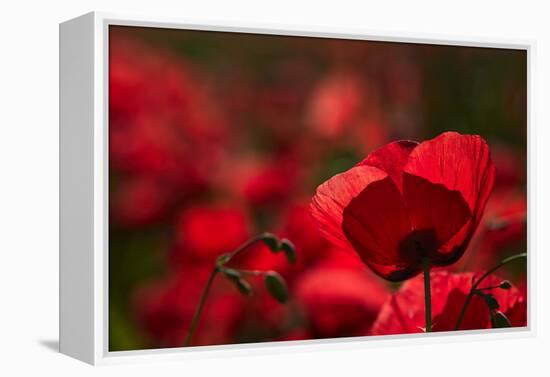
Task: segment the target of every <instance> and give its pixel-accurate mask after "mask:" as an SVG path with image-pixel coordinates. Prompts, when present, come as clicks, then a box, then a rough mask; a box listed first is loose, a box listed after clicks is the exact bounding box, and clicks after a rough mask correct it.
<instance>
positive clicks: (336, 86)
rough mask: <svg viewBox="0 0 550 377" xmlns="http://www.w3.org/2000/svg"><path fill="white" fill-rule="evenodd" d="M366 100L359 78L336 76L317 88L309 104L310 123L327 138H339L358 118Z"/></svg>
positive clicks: (322, 82)
mask: <svg viewBox="0 0 550 377" xmlns="http://www.w3.org/2000/svg"><path fill="white" fill-rule="evenodd" d="M361 99H362V93H361V88H360V85H359V79H358V77H355V76H354V75H351V74H344V73H340V74H333V75H331V76H328V78H326V79H325V80H323V81H321V83H320V84H318V86H317V87H316V88H315V90H314V93H313V96H312V98H311V102H310V104H309V112H308V117H309V122H310V123H311V124H312V126H313V127H314V128H315V130H316V131H317V132H318V133H319V134H320V135H322V136H324V137H329V138H331V137H335V136H339V135H340V134H341V133H342V131H343V130H344V128H345V127H346V126H349V124H350V122H351V121H352V120H353V119H354V117H355V116H356V115H357V111H358V110H359V107H360V104H361Z"/></svg>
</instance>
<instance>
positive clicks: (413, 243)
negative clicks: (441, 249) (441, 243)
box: [399, 229, 438, 263]
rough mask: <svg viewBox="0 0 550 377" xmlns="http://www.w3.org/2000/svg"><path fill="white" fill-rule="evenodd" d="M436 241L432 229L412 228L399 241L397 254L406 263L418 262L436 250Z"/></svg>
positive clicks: (430, 255)
mask: <svg viewBox="0 0 550 377" xmlns="http://www.w3.org/2000/svg"><path fill="white" fill-rule="evenodd" d="M437 248H438V242H437V237H436V233H435V231H434V230H433V229H417V230H413V231H412V232H411V233H410V234H409V235H408V236H407V237H405V239H403V240H402V241H401V242H400V243H399V256H400V257H401V258H403V260H405V261H407V262H408V263H420V261H421V260H422V258H424V257H430V258H431V257H432V256H433V254H434V253H436V252H437Z"/></svg>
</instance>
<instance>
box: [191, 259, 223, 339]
mask: <svg viewBox="0 0 550 377" xmlns="http://www.w3.org/2000/svg"><path fill="white" fill-rule="evenodd" d="M218 271H219V270H218V267H215V268H214V269H213V270H212V273H211V274H210V277H209V278H208V281H207V282H206V286H205V287H204V291H202V295H201V298H200V301H199V305H198V306H197V309H196V310H195V314H194V315H193V320H192V321H191V327H190V328H189V332H188V333H187V336H186V337H185V341H184V342H183V345H184V347H187V346H189V345H191V341H192V340H193V334H194V333H195V330H196V329H197V325H198V324H199V318H200V317H201V314H202V310H203V309H204V303H205V302H206V298H207V297H208V293H209V292H210V288H211V287H212V283H213V282H214V278H215V277H216V274H217V273H218Z"/></svg>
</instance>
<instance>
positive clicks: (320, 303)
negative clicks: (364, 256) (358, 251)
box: [294, 267, 389, 338]
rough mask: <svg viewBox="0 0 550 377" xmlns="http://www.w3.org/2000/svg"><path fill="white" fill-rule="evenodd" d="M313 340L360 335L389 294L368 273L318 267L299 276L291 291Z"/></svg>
mask: <svg viewBox="0 0 550 377" xmlns="http://www.w3.org/2000/svg"><path fill="white" fill-rule="evenodd" d="M294 292H295V297H296V299H297V300H298V304H299V305H301V306H302V308H303V310H304V312H305V314H306V320H307V322H308V330H309V331H308V332H309V333H311V334H312V335H313V337H321V338H327V337H341V336H355V335H364V334H366V333H368V332H369V330H370V327H371V325H372V323H373V322H374V320H375V319H376V316H377V315H378V311H379V310H380V308H381V307H382V304H383V303H384V301H385V300H386V299H387V297H388V295H389V293H388V290H387V288H386V287H385V286H384V285H383V284H382V283H381V282H380V281H379V280H377V279H376V278H375V277H374V276H372V275H370V274H369V272H368V271H366V270H361V269H355V270H353V269H344V268H327V267H319V268H315V269H312V270H310V271H307V272H305V273H303V274H302V275H301V276H300V278H299V279H298V280H297V282H296V286H295V289H294Z"/></svg>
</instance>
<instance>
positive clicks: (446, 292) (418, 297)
mask: <svg viewBox="0 0 550 377" xmlns="http://www.w3.org/2000/svg"><path fill="white" fill-rule="evenodd" d="M480 275H481V274H476V275H475V276H477V277H479V276H480ZM472 277H474V274H473V273H461V274H451V273H448V272H447V271H434V272H432V273H431V288H432V317H433V328H432V330H433V331H452V330H454V328H455V325H456V322H457V320H458V316H459V313H460V311H461V310H462V307H463V306H464V302H465V301H466V297H467V295H468V293H469V292H470V289H471V287H472ZM500 282H501V279H499V278H497V277H496V276H494V275H491V276H489V277H488V278H486V279H485V280H483V282H482V283H481V285H480V287H479V288H484V287H494V286H497V285H499V284H500ZM423 287H424V282H423V279H422V276H417V277H415V278H414V279H411V280H409V281H407V282H405V283H404V284H403V285H402V286H401V288H400V289H399V290H398V291H397V292H396V293H394V294H393V295H392V296H391V297H390V298H389V299H388V300H387V301H386V302H385V304H384V306H383V307H382V309H381V310H380V313H379V314H378V318H377V319H376V321H375V322H374V324H373V326H372V331H371V333H372V334H373V335H387V334H407V333H418V332H423V328H424V290H423ZM483 292H484V293H490V294H492V295H494V297H495V299H496V300H497V302H498V304H499V306H500V307H499V310H500V311H501V312H502V313H504V314H505V315H506V316H507V317H508V319H509V320H510V323H511V325H512V326H514V327H520V326H525V325H526V323H527V302H526V300H525V297H524V296H523V295H522V294H521V292H520V291H519V290H518V289H517V288H516V287H511V288H510V289H508V290H504V289H501V288H495V289H489V290H484V291H483ZM490 318H491V317H490V311H489V308H488V306H487V304H486V303H485V302H484V299H483V298H482V297H480V296H477V295H476V296H473V298H472V300H471V301H470V304H469V305H468V309H467V310H466V312H465V315H464V317H463V319H462V322H461V325H460V328H459V330H473V329H488V328H491V319H490Z"/></svg>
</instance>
